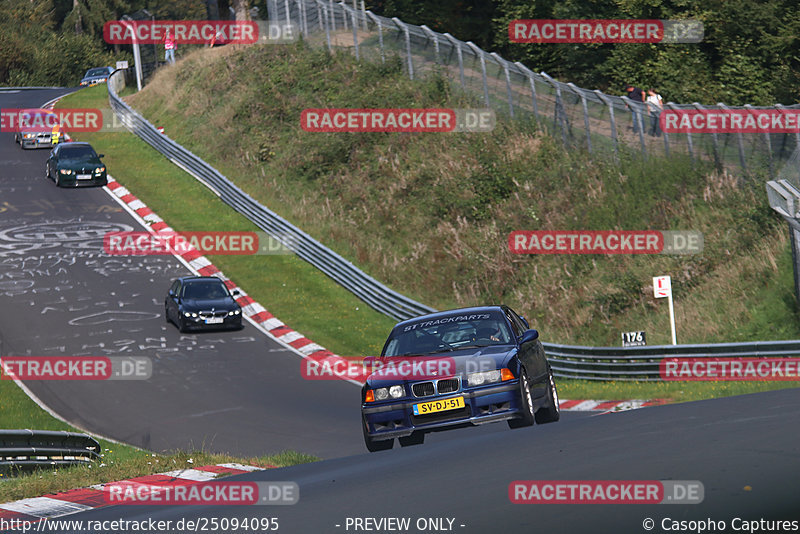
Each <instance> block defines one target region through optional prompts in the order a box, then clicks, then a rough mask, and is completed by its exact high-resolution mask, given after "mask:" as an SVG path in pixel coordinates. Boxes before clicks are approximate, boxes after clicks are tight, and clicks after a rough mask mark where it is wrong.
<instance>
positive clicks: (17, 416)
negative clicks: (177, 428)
mask: <svg viewBox="0 0 800 534" xmlns="http://www.w3.org/2000/svg"><path fill="white" fill-rule="evenodd" d="M0 406H2V410H0V428H4V429H22V428H30V429H36V430H67V431H71V432H81V430H79V429H77V428H74V427H72V426H70V425H68V424H66V423H64V422H62V421H60V420H58V419H56V418H54V417H52V416H51V415H50V414H48V413H47V412H45V411H44V410H42V409H41V408H39V406H38V405H37V404H36V403H35V402H33V401H32V400H31V399H30V398H29V397H28V396H27V395H26V394H25V393H24V392H23V391H22V389H20V388H19V387H18V386H17V385H16V384H15V383H14V382H13V381H10V380H0ZM98 441H99V443H100V447H101V451H102V458H101V459H100V460H99V461H95V462H92V463H91V464H90V465H86V466H71V467H64V468H58V469H40V470H36V471H32V472H27V473H19V474H14V475H12V476H10V475H9V473H8V472H6V473H0V481H1V482H2V483H0V503H4V502H9V501H13V500H17V499H24V498H27V497H36V496H40V495H44V494H47V493H55V492H58V491H64V490H68V489H73V488H79V487H86V486H90V485H92V484H100V483H102V482H113V481H116V480H122V479H126V478H131V477H136V476H144V475H150V474H153V473H159V472H164V471H171V470H175V469H184V468H190V467H192V466H194V467H197V466H201V465H210V464H217V463H228V462H236V463H241V464H245V465H256V466H261V467H267V466H270V465H272V466H276V467H284V466H289V465H296V464H300V463H307V462H313V461H316V460H317V458H315V457H313V456H309V455H305V454H302V453H298V452H294V451H285V452H282V453H279V454H276V455H271V456H262V457H258V458H242V457H235V456H231V455H228V454H209V453H206V452H203V451H177V452H171V453H167V454H153V453H150V452H148V451H145V450H142V449H138V448H136V447H131V446H129V445H123V444H120V443H114V442H110V441H106V440H102V439H100V440H98Z"/></svg>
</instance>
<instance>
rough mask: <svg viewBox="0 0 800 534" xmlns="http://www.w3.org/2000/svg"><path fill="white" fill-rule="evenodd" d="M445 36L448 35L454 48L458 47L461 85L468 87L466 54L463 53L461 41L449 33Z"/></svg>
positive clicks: (457, 54)
mask: <svg viewBox="0 0 800 534" xmlns="http://www.w3.org/2000/svg"><path fill="white" fill-rule="evenodd" d="M444 36H445V37H447V40H448V41H450V44H451V45H453V48H455V49H456V56H457V57H458V75H459V76H460V78H461V87H463V88H464V89H466V88H467V82H466V80H465V79H464V56H463V55H462V53H461V41H459V40H458V39H456V38H455V37H453V36H452V35H450V34H449V33H445V34H444Z"/></svg>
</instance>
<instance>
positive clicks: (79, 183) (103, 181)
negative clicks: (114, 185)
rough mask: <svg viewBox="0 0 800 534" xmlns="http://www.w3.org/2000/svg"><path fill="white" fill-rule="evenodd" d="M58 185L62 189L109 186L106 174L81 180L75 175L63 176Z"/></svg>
mask: <svg viewBox="0 0 800 534" xmlns="http://www.w3.org/2000/svg"><path fill="white" fill-rule="evenodd" d="M58 183H59V185H61V186H62V187H102V186H104V185H108V178H107V176H106V173H103V174H101V175H99V176H94V175H92V177H91V178H87V179H81V180H79V179H78V178H77V177H76V176H75V174H62V175H61V177H60V178H59V182H58Z"/></svg>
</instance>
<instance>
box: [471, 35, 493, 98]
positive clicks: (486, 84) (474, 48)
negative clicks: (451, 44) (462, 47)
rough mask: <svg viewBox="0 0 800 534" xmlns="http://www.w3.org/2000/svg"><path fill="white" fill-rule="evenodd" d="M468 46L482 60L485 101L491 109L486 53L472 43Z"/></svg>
mask: <svg viewBox="0 0 800 534" xmlns="http://www.w3.org/2000/svg"><path fill="white" fill-rule="evenodd" d="M467 46H468V47H470V48H471V49H472V51H473V52H474V53H475V55H476V56H478V58H480V60H481V77H482V78H483V101H484V102H485V103H486V107H487V108H488V107H491V106H490V105H489V81H488V80H487V79H486V58H485V57H484V52H483V50H481V49H480V48H478V45H476V44H475V43H473V42H472V41H467Z"/></svg>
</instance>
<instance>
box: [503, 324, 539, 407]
mask: <svg viewBox="0 0 800 534" xmlns="http://www.w3.org/2000/svg"><path fill="white" fill-rule="evenodd" d="M506 317H507V318H508V320H509V321H510V322H511V323H512V324H515V325H516V326H517V328H519V329H521V330H522V331H523V332H525V331H526V330H529V328H528V326H527V325H526V322H525V321H523V320H522V318H521V317H520V316H519V315H518V314H517V312H515V311H514V310H512V309H511V308H507V309H506ZM525 345H526V348H525V352H524V358H525V369H527V370H528V376H529V377H530V379H531V380H532V381H533V382H534V383H535V384H533V385H532V387H531V393H532V394H533V396H534V397H539V396H542V395H544V394H546V393H547V388H546V385H547V377H548V374H547V359H546V358H545V355H544V349H543V348H542V343H541V341H539V339H538V338H537V339H536V340H535V341H531V342H529V343H526V344H525ZM520 350H522V349H520Z"/></svg>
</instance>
